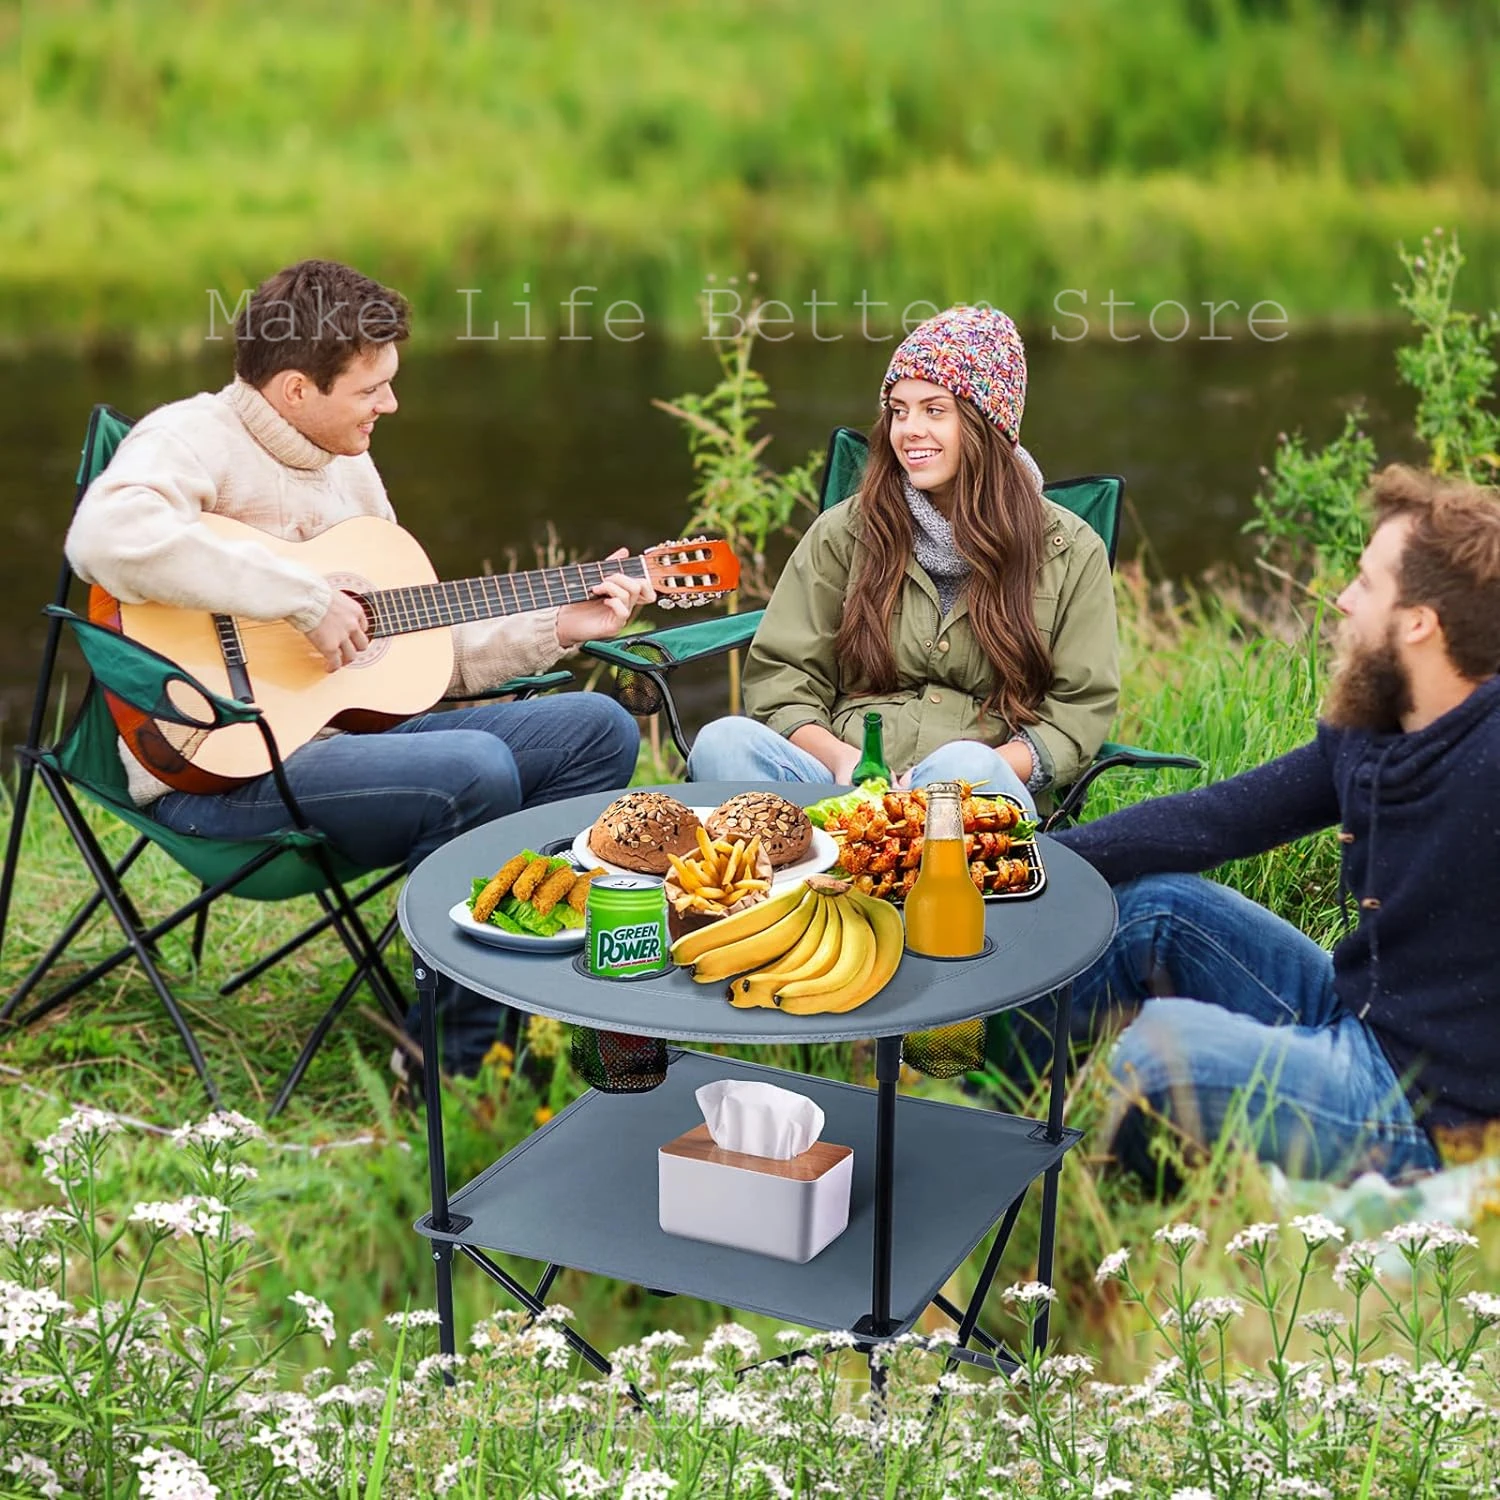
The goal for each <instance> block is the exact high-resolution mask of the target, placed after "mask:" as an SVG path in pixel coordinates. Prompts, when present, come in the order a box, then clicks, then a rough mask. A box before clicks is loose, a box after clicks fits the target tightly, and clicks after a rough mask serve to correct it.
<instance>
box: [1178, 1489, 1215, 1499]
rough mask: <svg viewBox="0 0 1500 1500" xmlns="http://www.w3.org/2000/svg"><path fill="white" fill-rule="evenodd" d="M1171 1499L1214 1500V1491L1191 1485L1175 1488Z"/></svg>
mask: <svg viewBox="0 0 1500 1500" xmlns="http://www.w3.org/2000/svg"><path fill="white" fill-rule="evenodd" d="M1170 1500H1214V1492H1213V1491H1212V1490H1205V1489H1203V1488H1201V1487H1200V1486H1198V1485H1189V1486H1188V1487H1187V1488H1186V1489H1181V1490H1173V1491H1172V1494H1171V1496H1170Z"/></svg>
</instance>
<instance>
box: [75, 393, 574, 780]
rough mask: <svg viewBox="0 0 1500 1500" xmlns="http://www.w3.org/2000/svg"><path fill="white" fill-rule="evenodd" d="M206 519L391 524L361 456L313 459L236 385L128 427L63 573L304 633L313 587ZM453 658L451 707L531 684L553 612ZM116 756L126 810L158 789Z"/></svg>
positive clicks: (294, 434) (472, 640) (78, 520)
mask: <svg viewBox="0 0 1500 1500" xmlns="http://www.w3.org/2000/svg"><path fill="white" fill-rule="evenodd" d="M206 510H208V511H215V512H217V513H218V514H220V515H225V516H232V517H233V518H234V519H235V520H237V521H243V522H245V523H246V524H247V525H249V526H255V527H258V528H259V529H260V530H261V531H269V532H272V533H273V534H275V535H276V536H279V537H284V538H286V539H288V540H292V541H298V540H303V539H305V538H307V537H311V536H316V535H317V534H318V533H319V532H320V531H324V530H326V529H327V528H328V527H330V526H332V525H334V524H335V523H336V522H339V521H346V520H348V519H349V518H350V517H352V516H381V517H383V518H385V519H386V520H391V521H393V520H395V518H396V517H395V512H394V511H393V510H392V509H391V504H390V501H389V500H387V499H386V494H385V486H384V485H383V484H382V483H381V482H380V475H379V474H378V473H376V471H375V465H374V463H373V462H372V461H371V459H370V456H369V454H368V453H365V454H361V455H360V456H359V457H358V458H341V457H336V456H335V455H334V454H332V453H327V452H325V451H324V450H323V449H322V448H319V447H318V446H317V445H316V444H314V443H313V442H311V441H310V440H309V439H307V438H305V437H304V436H303V435H302V434H301V433H300V432H298V431H297V429H296V428H295V427H293V426H292V425H291V423H290V422H288V421H286V419H285V418H283V417H282V416H281V415H280V414H279V413H278V412H277V411H276V409H275V408H274V407H273V406H272V405H271V404H270V402H268V401H267V400H266V399H265V397H264V396H262V395H261V394H260V392H259V391H257V390H256V389H255V388H254V387H253V386H251V385H247V384H246V383H245V382H244V381H242V380H236V381H235V382H234V383H233V384H232V385H227V386H225V387H224V389H223V390H222V391H218V392H216V393H214V394H212V395H209V394H204V395H200V396H192V397H190V398H189V399H187V400H186V401H174V402H173V403H172V404H171V405H169V406H163V407H159V408H158V409H157V410H156V411H154V412H152V413H151V414H150V415H149V416H146V417H143V418H142V419H141V420H140V421H139V422H138V423H136V425H135V426H134V427H133V428H132V429H131V430H130V433H129V435H128V436H127V437H126V438H125V440H124V442H122V443H121V444H120V447H119V449H118V451H117V452H116V453H115V456H114V459H113V461H112V462H111V463H110V465H109V467H108V468H107V469H106V470H105V471H104V473H102V474H101V475H100V476H99V477H98V478H97V479H96V480H95V481H94V483H93V484H92V485H90V486H89V490H88V493H87V494H86V495H85V496H84V497H83V501H82V503H81V504H80V505H79V507H78V510H77V513H76V514H75V515H74V517H73V524H72V527H71V528H70V529H69V531H68V539H67V542H66V551H67V554H68V561H69V562H70V563H71V564H72V566H73V571H74V572H75V573H77V574H78V576H79V577H80V578H82V579H84V580H85V581H86V582H88V583H97V584H100V585H101V586H102V587H104V588H106V589H108V590H109V592H110V593H111V594H113V595H115V597H116V598H118V599H123V600H125V601H126V602H127V603H132V604H139V603H143V602H145V601H146V600H154V601H157V602H159V603H163V604H178V605H182V606H184V607H186V608H190V609H206V610H213V611H216V612H217V613H220V614H233V615H242V616H245V617H246V618H248V619H252V620H282V619H284V620H287V621H289V622H290V623H291V624H293V625H295V626H296V628H297V629H298V630H311V629H312V628H313V627H314V626H315V625H317V623H318V622H319V621H320V620H321V619H322V618H323V615H324V614H325V612H326V611H327V609H328V600H329V594H330V589H329V584H328V582H327V580H326V579H324V578H323V577H321V576H320V575H319V574H316V573H313V572H311V571H310V570H308V569H305V568H301V567H298V566H297V565H296V564H295V563H292V562H288V561H285V560H283V559H281V558H278V557H276V556H274V555H273V554H272V553H271V552H270V551H268V550H267V549H266V548H264V547H260V546H257V545H256V544H255V543H254V542H231V541H226V540H225V539H224V538H222V537H218V536H215V535H214V534H213V532H211V531H210V530H209V529H208V528H207V527H206V526H197V525H195V524H194V522H196V521H197V519H198V517H199V516H200V515H201V514H202V513H203V512H204V511H206ZM453 645H454V658H455V662H454V675H453V681H452V683H451V684H450V685H449V691H450V692H453V693H458V694H464V693H476V692H482V691H484V690H485V689H486V688H490V687H493V686H495V685H496V684H497V683H500V682H504V681H505V680H506V679H507V678H509V677H516V676H521V675H524V674H527V673H533V672H545V671H546V670H547V669H548V668H549V667H551V666H552V665H553V663H555V662H556V661H557V659H558V657H559V656H561V655H562V654H563V647H562V645H561V643H560V642H559V641H558V638H557V610H556V609H539V610H535V611H532V612H530V613H527V614H523V615H511V616H509V617H507V618H504V619H499V620H484V621H480V622H477V623H475V624H469V625H458V626H455V627H454V628H453ZM120 755H121V758H122V759H123V760H124V762H125V769H126V771H127V772H128V773H129V776H130V794H131V796H132V797H133V798H134V799H135V801H136V802H137V803H138V804H141V805H144V804H145V803H147V802H151V801H154V800H155V799H156V798H157V797H159V796H161V795H162V793H163V792H165V791H168V790H169V788H168V787H167V786H166V785H165V784H164V783H162V782H160V781H158V780H157V779H156V777H154V776H153V775H151V774H150V772H148V771H147V770H146V769H145V767H143V766H142V765H141V764H140V763H139V762H138V761H137V760H136V759H135V757H134V756H133V755H131V754H130V752H129V751H128V750H126V749H125V747H124V744H123V743H122V744H121V747H120Z"/></svg>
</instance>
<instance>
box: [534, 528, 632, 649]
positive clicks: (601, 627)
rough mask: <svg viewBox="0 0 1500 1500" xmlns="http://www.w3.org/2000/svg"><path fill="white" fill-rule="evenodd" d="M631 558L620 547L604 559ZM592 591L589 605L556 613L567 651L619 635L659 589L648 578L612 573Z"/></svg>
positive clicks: (567, 607) (571, 606) (565, 607)
mask: <svg viewBox="0 0 1500 1500" xmlns="http://www.w3.org/2000/svg"><path fill="white" fill-rule="evenodd" d="M628 555H629V554H628V553H627V551H626V549H625V548H624V547H621V548H620V549H619V550H618V551H615V552H611V553H610V554H609V556H608V557H607V558H605V559H604V560H605V562H613V561H614V560H615V559H616V558H618V557H626V556H628ZM590 592H591V593H592V594H593V595H594V597H593V598H592V599H590V600H589V601H588V602H587V603H586V604H564V605H563V606H562V607H561V608H560V609H559V610H558V612H557V639H558V642H559V643H560V644H561V646H562V648H563V650H565V651H571V650H572V649H573V648H574V647H575V646H581V645H582V644H583V642H584V641H592V640H599V639H608V638H609V637H610V636H615V635H619V633H620V632H621V631H622V630H623V629H624V628H625V626H626V624H627V623H628V622H629V620H630V617H631V615H633V614H634V613H635V612H636V610H638V609H639V608H640V607H641V606H642V605H643V604H650V603H652V602H653V601H654V600H655V598H656V590H655V589H653V588H652V587H651V584H650V582H649V581H648V580H647V579H645V578H630V577H627V576H626V575H625V574H624V573H611V574H610V575H609V577H608V578H606V579H604V580H603V581H602V582H601V583H599V584H597V585H596V586H595V587H594V588H593V589H591V590H590Z"/></svg>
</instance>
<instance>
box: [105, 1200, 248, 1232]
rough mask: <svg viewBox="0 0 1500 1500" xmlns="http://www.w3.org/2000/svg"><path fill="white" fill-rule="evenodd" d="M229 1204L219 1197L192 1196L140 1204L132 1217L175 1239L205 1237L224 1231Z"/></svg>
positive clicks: (138, 1222)
mask: <svg viewBox="0 0 1500 1500" xmlns="http://www.w3.org/2000/svg"><path fill="white" fill-rule="evenodd" d="M228 1214H229V1205H228V1204H227V1203H221V1202H220V1201H219V1199H217V1198H202V1197H199V1196H197V1195H196V1194H189V1195H188V1196H187V1197H186V1198H178V1199H175V1200H174V1201H172V1202H170V1203H137V1204H136V1206H135V1207H134V1208H133V1209H131V1211H130V1217H131V1219H132V1220H133V1221H134V1222H135V1223H137V1224H145V1225H146V1226H147V1227H148V1228H150V1229H155V1230H158V1231H160V1232H161V1233H162V1234H170V1235H171V1236H172V1238H173V1239H178V1240H185V1239H195V1238H203V1237H205V1236H207V1235H211V1234H219V1233H221V1232H222V1230H223V1228H224V1224H225V1220H226V1218H227V1216H228Z"/></svg>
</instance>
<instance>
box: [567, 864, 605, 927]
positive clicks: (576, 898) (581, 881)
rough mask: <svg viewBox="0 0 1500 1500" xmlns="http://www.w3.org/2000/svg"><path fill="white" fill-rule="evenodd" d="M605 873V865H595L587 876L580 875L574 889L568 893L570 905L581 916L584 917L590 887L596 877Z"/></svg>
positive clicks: (574, 883)
mask: <svg viewBox="0 0 1500 1500" xmlns="http://www.w3.org/2000/svg"><path fill="white" fill-rule="evenodd" d="M603 873H604V866H603V865H595V866H594V868H593V869H592V870H590V871H589V872H588V874H586V875H580V876H579V877H578V879H577V880H575V881H574V882H573V889H572V890H571V891H569V892H568V905H569V906H571V907H572V908H573V910H574V911H576V912H577V913H578V914H579V916H582V915H583V908H584V905H585V903H586V902H587V901H588V898H589V887H590V886H591V885H592V884H593V883H594V876H596V875H602V874H603Z"/></svg>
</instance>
